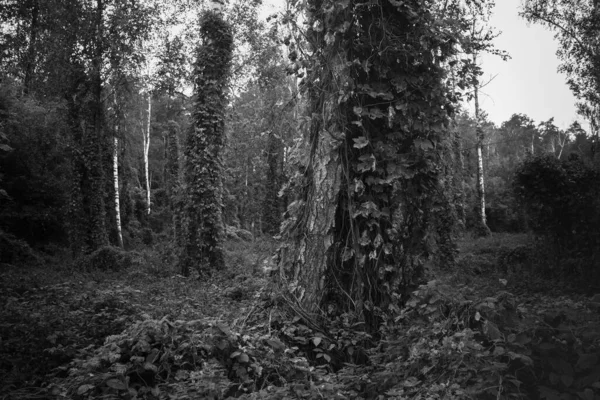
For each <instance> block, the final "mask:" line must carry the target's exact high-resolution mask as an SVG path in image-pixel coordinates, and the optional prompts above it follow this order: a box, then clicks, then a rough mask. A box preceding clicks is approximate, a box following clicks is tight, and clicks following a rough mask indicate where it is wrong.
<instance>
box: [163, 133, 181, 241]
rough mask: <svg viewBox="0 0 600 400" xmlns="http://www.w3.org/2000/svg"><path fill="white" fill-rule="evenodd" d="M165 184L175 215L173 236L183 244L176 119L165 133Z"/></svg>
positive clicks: (172, 212) (172, 211)
mask: <svg viewBox="0 0 600 400" xmlns="http://www.w3.org/2000/svg"><path fill="white" fill-rule="evenodd" d="M165 142H166V143H165V151H166V163H165V186H166V192H167V199H168V202H169V208H170V209H171V214H172V215H173V238H174V240H175V243H177V244H178V245H179V244H181V238H182V232H181V212H180V211H181V210H180V207H179V200H178V197H179V191H180V189H181V188H180V186H181V179H180V167H179V152H180V150H179V125H178V124H177V122H175V121H169V122H168V124H167V132H166V133H165Z"/></svg>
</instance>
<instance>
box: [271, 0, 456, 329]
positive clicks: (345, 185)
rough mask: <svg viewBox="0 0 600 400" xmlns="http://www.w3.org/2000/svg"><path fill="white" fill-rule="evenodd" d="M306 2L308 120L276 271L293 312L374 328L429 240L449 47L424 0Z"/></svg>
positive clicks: (427, 255)
mask: <svg viewBox="0 0 600 400" xmlns="http://www.w3.org/2000/svg"><path fill="white" fill-rule="evenodd" d="M308 3H309V4H308V6H307V10H309V13H308V26H309V27H310V28H309V29H308V34H307V37H308V39H309V41H310V43H311V45H312V46H313V48H312V58H311V62H312V65H311V66H310V67H309V69H308V71H307V79H306V80H305V83H304V86H305V91H306V92H307V97H308V99H309V101H310V109H309V110H308V115H310V116H311V118H312V125H311V128H310V132H309V133H308V134H307V137H306V138H305V139H306V141H307V145H308V146H307V147H308V150H307V153H308V154H307V157H306V161H305V162H304V163H303V165H301V166H300V171H301V173H300V174H299V175H298V177H297V179H296V180H297V182H296V187H299V188H300V193H299V196H298V199H297V200H296V201H295V202H293V203H292V204H291V205H290V207H289V208H288V215H289V218H288V220H287V221H286V222H284V224H283V227H282V229H283V231H282V235H283V238H284V239H285V240H286V243H285V245H284V246H283V247H282V248H281V251H280V254H279V257H280V273H281V278H282V280H283V282H284V283H286V284H287V286H288V288H289V289H290V292H291V294H292V295H293V298H294V299H295V301H297V303H298V304H299V305H300V306H302V307H303V308H304V310H305V311H307V312H309V313H319V312H320V310H324V309H325V310H328V311H332V310H339V311H354V312H356V313H357V314H358V315H359V316H360V318H361V319H362V320H364V321H365V322H366V323H367V325H368V326H369V327H370V328H373V329H376V328H377V323H378V321H380V320H381V319H380V317H381V315H382V313H386V312H389V311H393V310H394V309H395V308H396V307H397V304H398V299H399V298H400V296H401V295H402V293H403V290H404V288H405V287H406V286H407V285H409V284H411V283H412V280H413V278H415V276H417V275H418V274H419V271H421V270H422V269H423V266H424V264H425V262H426V261H427V260H429V259H431V258H432V253H433V252H434V248H435V245H436V243H430V242H431V240H430V239H429V237H430V235H428V234H427V232H428V231H429V226H428V225H429V224H430V222H431V220H432V219H433V218H435V213H434V212H432V211H431V210H433V209H434V207H433V206H434V204H435V198H436V196H438V195H439V193H440V181H439V173H440V165H441V164H440V154H439V152H438V150H437V146H438V145H439V144H440V142H441V141H442V135H443V134H444V133H445V132H446V130H447V127H448V122H449V118H448V116H449V114H450V113H451V107H450V103H451V100H450V98H451V96H449V95H448V88H447V87H446V86H445V84H444V79H446V76H445V75H446V73H445V71H444V70H443V68H442V67H440V66H439V65H440V64H441V63H440V61H443V60H444V59H445V58H446V57H448V56H449V55H451V54H453V53H454V52H455V49H454V44H455V42H453V41H452V40H446V39H447V38H446V37H445V34H444V33H443V32H442V31H441V30H440V25H437V24H436V22H435V17H434V16H433V15H432V14H431V12H430V11H429V9H430V6H431V4H429V2H422V1H416V0H414V1H407V2H406V1H405V2H396V1H389V0H378V1H372V2H360V1H349V2H337V1H325V0H312V1H309V2H308ZM444 239H448V237H445V238H444Z"/></svg>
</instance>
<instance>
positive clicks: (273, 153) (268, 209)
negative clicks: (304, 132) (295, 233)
mask: <svg viewBox="0 0 600 400" xmlns="http://www.w3.org/2000/svg"><path fill="white" fill-rule="evenodd" d="M267 140H268V141H267V176H266V181H267V182H266V185H265V200H264V203H263V231H264V232H265V233H268V234H270V235H275V234H276V233H278V232H279V225H280V224H281V199H280V198H279V188H280V181H281V179H280V176H281V168H282V165H281V164H282V161H283V160H282V158H283V145H282V143H281V138H279V137H277V135H275V132H273V131H270V132H269V137H268V139H267Z"/></svg>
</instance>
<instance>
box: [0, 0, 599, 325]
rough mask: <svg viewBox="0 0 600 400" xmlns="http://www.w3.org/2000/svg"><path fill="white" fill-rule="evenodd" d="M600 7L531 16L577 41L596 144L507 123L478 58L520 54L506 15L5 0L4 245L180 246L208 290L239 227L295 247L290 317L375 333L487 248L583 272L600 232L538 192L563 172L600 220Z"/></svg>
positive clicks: (576, 135) (577, 80)
mask: <svg viewBox="0 0 600 400" xmlns="http://www.w3.org/2000/svg"><path fill="white" fill-rule="evenodd" d="M584 3H585V2H579V3H577V7H579V8H578V9H577V12H573V13H571V12H567V11H566V10H568V6H569V5H571V2H568V1H562V2H552V3H551V4H549V3H548V2H542V1H529V2H527V3H526V7H525V8H524V11H523V15H524V16H525V17H526V18H528V19H529V20H531V21H534V22H542V23H544V24H547V25H548V26H550V27H552V28H554V29H556V30H557V39H558V40H559V42H560V44H561V50H560V54H559V56H560V57H561V59H562V61H563V66H562V67H561V69H562V70H563V71H564V72H565V73H566V74H567V79H568V82H569V85H570V86H571V88H572V89H573V91H574V93H575V94H576V96H578V98H579V99H580V101H581V104H580V105H579V110H580V112H581V114H582V116H584V117H585V118H587V121H589V122H590V126H591V128H592V129H591V132H586V131H585V130H584V129H583V128H582V127H581V126H580V125H579V124H578V123H576V122H574V123H573V124H572V125H571V126H569V128H568V129H566V130H562V129H560V128H559V127H557V126H556V125H555V123H554V121H553V119H549V120H547V121H541V122H535V121H533V120H531V119H530V118H529V117H527V116H526V115H522V114H515V115H513V116H512V117H511V118H510V119H509V120H508V121H505V122H503V123H502V124H501V125H500V126H495V125H494V124H493V123H491V122H490V121H488V120H487V118H486V114H485V110H482V109H480V108H479V104H478V89H479V87H480V86H481V82H480V77H481V75H482V71H481V68H480V67H479V66H478V65H477V60H478V55H479V54H480V53H481V52H486V51H487V52H492V53H494V54H498V55H499V56H501V57H504V58H506V54H505V53H503V52H502V51H500V50H498V49H495V48H494V47H493V46H492V40H493V38H494V37H495V35H496V33H495V31H494V30H493V27H490V26H489V25H488V22H487V20H488V17H489V15H490V12H491V6H492V3H491V2H489V3H488V2H478V1H465V2H463V1H458V0H456V1H445V2H440V1H434V0H427V1H405V2H399V1H394V0H377V1H372V2H369V3H363V2H357V1H330V0H311V1H308V2H296V1H290V2H289V7H288V8H287V10H286V12H285V13H282V14H280V15H274V16H272V17H269V19H268V21H261V20H260V18H259V17H258V11H257V10H258V6H259V5H260V2H259V1H251V2H242V1H231V2H230V4H227V5H226V6H225V7H223V6H222V5H219V4H216V5H215V6H214V7H208V6H206V7H205V6H200V5H197V4H192V3H189V2H186V1H176V2H174V3H173V6H172V7H170V6H169V7H167V5H166V4H165V3H164V2H162V1H159V0H153V1H150V0H147V1H141V0H136V1H128V2H123V1H118V0H95V1H93V2H80V1H75V0H48V1H41V0H28V1H22V2H9V1H5V2H2V3H1V5H0V21H2V31H1V33H2V35H3V38H4V40H3V41H2V43H1V44H0V68H1V69H0V79H1V81H0V89H1V90H0V168H1V170H0V171H1V174H2V175H0V206H1V207H0V229H2V235H5V236H6V237H8V236H10V237H11V238H14V239H15V240H17V239H21V240H24V241H26V242H27V243H29V245H31V246H33V247H37V248H39V249H42V248H44V249H46V251H50V250H49V249H51V248H52V249H55V250H56V248H67V247H68V248H69V249H70V253H71V255H72V256H73V257H74V258H78V257H81V256H83V255H86V254H89V253H92V252H94V251H96V250H98V249H100V248H103V247H106V246H109V245H110V246H117V247H123V248H125V249H127V250H131V249H139V248H144V247H146V246H150V245H151V246H153V247H160V246H163V247H164V248H166V250H165V251H166V252H169V254H170V257H171V258H170V260H171V261H172V262H173V263H177V264H178V265H179V266H180V268H181V271H182V272H183V273H184V274H186V275H187V274H189V273H190V271H191V270H193V269H198V270H200V271H204V272H206V271H209V270H211V269H222V268H224V265H225V261H224V251H223V244H224V241H225V239H226V236H227V235H231V236H235V235H236V231H237V232H238V233H239V232H241V231H243V234H244V235H254V236H260V235H265V236H267V237H273V236H276V237H277V239H278V240H279V244H280V249H279V251H278V253H277V256H278V265H279V276H278V279H279V280H280V282H281V283H282V285H283V286H285V287H287V288H289V289H290V290H289V294H290V299H293V301H295V302H297V303H298V304H299V305H300V306H301V307H303V309H305V310H306V312H308V313H311V312H319V311H320V310H323V309H325V308H327V309H328V310H335V312H346V311H352V312H355V313H356V315H357V318H360V319H361V320H363V321H365V322H367V324H368V325H369V327H370V328H372V329H376V327H377V324H378V323H379V322H381V321H382V318H384V315H385V314H386V313H388V312H392V313H393V312H394V310H396V306H397V303H398V299H399V298H402V296H403V293H405V291H406V290H407V289H408V288H410V287H411V285H413V284H414V283H415V282H418V281H419V279H420V277H421V276H422V274H423V271H424V270H425V269H426V268H427V267H429V266H431V265H434V264H437V265H440V266H444V267H446V268H452V266H453V263H454V256H455V254H456V248H455V245H454V239H455V238H456V237H457V236H458V235H460V234H462V233H464V231H465V230H471V231H476V232H479V233H478V234H479V235H482V234H487V233H488V232H489V231H490V230H491V232H500V231H521V232H524V231H527V230H530V229H531V230H532V231H533V232H534V233H536V234H540V235H542V236H544V237H545V238H546V239H547V240H557V241H560V243H561V245H560V246H561V247H560V248H561V249H563V250H561V251H562V253H561V254H567V253H568V257H569V258H573V257H575V255H574V254H575V253H573V254H571V253H569V252H568V251H567V250H564V249H566V248H569V247H570V246H572V244H573V243H576V242H581V243H583V242H582V241H581V240H580V239H581V237H580V235H585V232H591V228H590V227H589V226H588V225H585V226H583V225H581V226H580V225H577V226H575V227H573V226H571V225H568V224H566V223H560V224H558V223H557V224H555V225H548V224H546V225H543V224H544V222H543V221H545V220H544V219H543V218H542V217H541V215H538V214H536V213H539V207H542V208H543V207H551V204H550V203H548V202H547V201H549V200H548V198H543V196H542V197H540V196H541V195H540V194H539V193H538V192H536V190H541V191H546V192H548V191H550V192H552V191H553V190H551V189H548V188H543V189H542V188H540V187H537V186H532V184H531V183H530V182H531V181H529V180H527V179H529V178H527V176H530V175H531V174H533V173H534V172H535V173H536V174H540V176H542V175H543V174H546V173H549V171H559V172H560V174H562V175H561V176H564V177H565V182H564V185H566V186H563V187H562V189H561V190H563V192H561V193H562V194H561V196H562V197H561V200H560V201H561V203H560V207H563V208H565V207H566V208H567V209H568V212H567V211H564V212H563V213H562V214H561V215H563V216H564V215H570V216H573V218H576V217H577V218H580V217H581V215H583V214H582V213H583V211H582V210H584V209H585V210H588V208H589V207H591V210H592V211H593V212H592V211H590V212H592V214H593V215H596V214H595V213H597V209H598V205H597V204H596V202H594V201H592V200H590V201H583V200H582V199H592V198H593V193H595V192H586V191H578V190H575V188H579V187H580V186H585V185H592V186H594V185H595V183H594V182H596V175H594V174H595V173H596V172H595V171H597V168H598V162H597V160H598V157H597V154H596V153H597V152H598V148H597V146H598V143H597V136H598V115H597V114H598V109H599V108H598V104H599V102H598V91H597V88H598V82H597V80H598V79H597V78H598V70H599V66H598V65H597V59H598V56H597V48H595V47H593V46H591V45H589V44H588V43H590V40H591V39H590V38H592V37H595V36H594V35H596V34H597V30H598V24H597V21H598V20H599V18H596V17H597V13H598V8H597V4H596V3H597V2H596V3H594V4H591V3H590V4H589V5H584ZM302 20H304V21H306V23H305V24H304V23H301V22H300V21H302ZM466 101H473V102H474V103H475V105H476V107H475V114H474V115H468V113H466V112H465V111H464V102H466ZM532 171H533V172H532ZM559 172H557V173H559ZM515 174H516V175H515ZM528 174H529V175H528ZM571 175H573V176H571ZM544 176H545V175H544ZM569 177H570V178H569ZM569 182H570V183H569ZM572 182H581V183H580V184H579V183H577V184H576V185H575V188H573V187H571V186H569V185H572ZM586 182H587V183H586ZM515 188H516V189H515ZM515 190H516V192H515ZM536 193H538V194H536ZM576 194H577V195H581V196H582V197H581V198H576V199H573V198H571V197H570V196H575V195H576ZM536 196H537V197H536ZM575 200H577V201H575ZM523 202H524V203H523ZM523 204H526V205H527V206H526V207H523V206H522V205H523ZM536 207H538V208H536ZM556 207H559V206H558V205H557V206H556ZM586 207H588V208H586ZM536 210H537V211H536ZM588 211H589V210H588ZM546 215H547V214H546ZM540 224H542V225H543V229H542V225H540ZM567 226H568V229H567ZM571 228H572V229H571ZM569 229H570V231H576V232H577V234H568V233H565V232H569ZM559 231H560V232H559ZM549 232H552V234H550V233H549ZM582 232H583V233H582ZM557 235H558V236H557ZM561 235H562V236H561ZM569 235H570V236H569ZM549 238H551V239H549ZM586 238H587V239H585V241H584V242H585V243H588V244H589V246H591V247H593V248H596V249H597V243H596V241H595V239H594V238H595V236H594V237H592V236H586ZM595 254H596V253H595V252H591V253H586V254H585V255H581V257H588V258H589V257H591V258H593V257H596V256H595ZM6 259H7V260H8V258H6ZM331 312H334V311H331Z"/></svg>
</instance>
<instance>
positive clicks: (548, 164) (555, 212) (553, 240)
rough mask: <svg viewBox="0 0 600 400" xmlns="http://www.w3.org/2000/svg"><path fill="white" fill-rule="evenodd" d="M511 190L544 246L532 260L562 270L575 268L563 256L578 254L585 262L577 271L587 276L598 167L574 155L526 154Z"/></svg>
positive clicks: (593, 247) (593, 250)
mask: <svg viewBox="0 0 600 400" xmlns="http://www.w3.org/2000/svg"><path fill="white" fill-rule="evenodd" d="M514 190H515V194H516V197H517V199H518V201H519V202H520V204H521V205H522V207H523V210H524V212H525V213H526V215H527V219H528V223H529V226H530V227H531V229H532V230H533V232H534V233H535V234H536V235H537V236H538V238H539V241H538V243H539V244H538V246H541V247H543V248H544V251H543V252H538V253H539V254H541V255H543V257H542V258H545V259H539V260H537V262H538V264H539V265H544V266H545V269H546V270H547V271H548V270H550V269H551V268H554V269H555V270H556V271H558V272H560V273H561V274H564V273H566V272H569V273H572V272H575V270H573V269H571V270H570V271H567V270H566V267H565V265H566V264H565V263H564V261H565V260H567V259H569V260H571V262H570V263H568V264H569V265H571V264H572V260H573V259H579V260H581V261H582V262H581V264H582V265H583V264H586V265H587V267H586V268H585V269H584V270H582V269H577V271H578V272H579V273H580V274H583V275H584V276H586V277H588V278H589V277H590V276H591V275H590V274H592V273H594V268H595V267H596V266H597V261H595V260H598V256H599V255H600V232H599V231H598V226H599V224H600V197H599V195H600V172H599V171H598V170H596V169H594V167H593V166H591V165H589V164H586V163H585V162H583V161H582V160H581V159H579V157H577V156H576V155H571V156H570V157H569V159H568V160H566V161H561V160H558V159H556V158H555V157H554V156H553V155H549V154H546V155H541V156H537V157H529V158H527V159H526V160H525V161H524V162H523V163H522V164H521V166H520V167H519V168H518V169H517V171H516V174H515V179H514ZM584 261H587V262H584ZM596 278H598V277H597V276H596Z"/></svg>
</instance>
